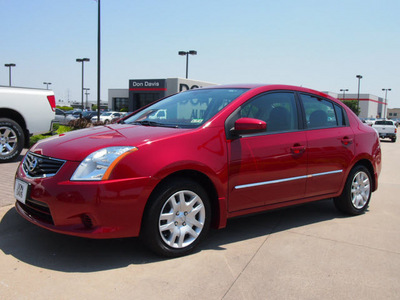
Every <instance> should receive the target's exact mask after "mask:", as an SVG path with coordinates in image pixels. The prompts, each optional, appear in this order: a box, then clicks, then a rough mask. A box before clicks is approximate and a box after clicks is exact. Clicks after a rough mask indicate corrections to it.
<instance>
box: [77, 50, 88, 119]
mask: <svg viewBox="0 0 400 300" xmlns="http://www.w3.org/2000/svg"><path fill="white" fill-rule="evenodd" d="M76 61H77V62H80V63H82V111H83V108H84V107H83V91H84V90H83V87H84V83H83V78H84V72H85V67H84V65H85V61H88V62H89V61H90V59H89V58H86V57H85V58H77V59H76Z"/></svg>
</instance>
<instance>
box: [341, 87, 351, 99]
mask: <svg viewBox="0 0 400 300" xmlns="http://www.w3.org/2000/svg"><path fill="white" fill-rule="evenodd" d="M340 91H341V92H343V100H345V99H344V96H345V93H346V92H348V91H349V89H340Z"/></svg>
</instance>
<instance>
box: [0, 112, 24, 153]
mask: <svg viewBox="0 0 400 300" xmlns="http://www.w3.org/2000/svg"><path fill="white" fill-rule="evenodd" d="M0 118H5V119H10V120H13V121H14V122H17V123H18V124H19V126H21V128H22V130H23V131H24V135H25V141H24V146H25V147H29V131H28V129H27V128H26V122H25V119H24V117H23V116H22V115H21V114H20V113H19V112H17V111H15V110H13V109H9V108H1V109H0Z"/></svg>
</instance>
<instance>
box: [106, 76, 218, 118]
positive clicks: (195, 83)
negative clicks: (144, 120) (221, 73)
mask: <svg viewBox="0 0 400 300" xmlns="http://www.w3.org/2000/svg"><path fill="white" fill-rule="evenodd" d="M211 85H215V83H211V82H205V81H199V80H191V79H183V78H166V79H131V80H129V88H127V89H109V90H108V107H109V109H111V110H114V111H121V109H122V110H126V111H129V112H131V111H135V110H137V109H138V108H140V107H143V106H145V105H147V104H150V103H152V102H154V101H156V100H158V99H160V98H164V97H167V96H169V95H172V94H176V93H179V92H182V91H186V90H190V89H195V88H200V87H205V86H211Z"/></svg>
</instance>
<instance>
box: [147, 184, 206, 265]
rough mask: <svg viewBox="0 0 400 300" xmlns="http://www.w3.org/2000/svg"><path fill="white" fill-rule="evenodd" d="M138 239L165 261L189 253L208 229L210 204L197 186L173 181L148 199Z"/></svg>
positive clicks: (204, 193) (201, 189)
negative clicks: (165, 258) (165, 257)
mask: <svg viewBox="0 0 400 300" xmlns="http://www.w3.org/2000/svg"><path fill="white" fill-rule="evenodd" d="M149 201H150V203H149V204H150V206H149V207H148V209H147V210H146V214H145V216H144V222H143V230H142V234H141V238H142V240H143V242H144V243H145V244H146V245H147V246H148V247H149V248H150V249H151V250H152V251H154V252H156V253H158V254H160V255H162V256H167V257H178V256H183V255H186V254H188V253H189V252H191V251H192V250H193V249H194V248H195V247H196V246H197V244H198V243H199V242H200V241H201V240H202V239H203V238H204V237H205V235H206V233H207V231H208V229H209V226H210V217H211V209H210V201H209V198H208V195H207V193H206V192H205V190H204V189H203V188H202V187H201V186H200V185H199V184H197V183H196V182H194V181H191V180H187V179H182V178H179V179H175V180H174V181H172V182H169V183H168V184H164V185H163V186H162V187H161V188H160V189H158V191H157V192H156V193H155V194H154V195H153V196H152V197H151V199H150V200H149Z"/></svg>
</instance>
